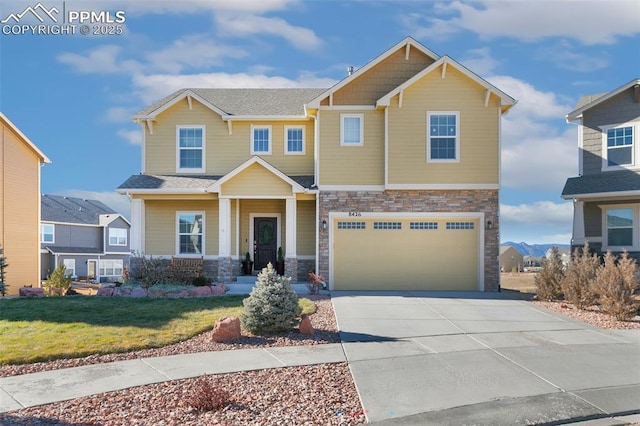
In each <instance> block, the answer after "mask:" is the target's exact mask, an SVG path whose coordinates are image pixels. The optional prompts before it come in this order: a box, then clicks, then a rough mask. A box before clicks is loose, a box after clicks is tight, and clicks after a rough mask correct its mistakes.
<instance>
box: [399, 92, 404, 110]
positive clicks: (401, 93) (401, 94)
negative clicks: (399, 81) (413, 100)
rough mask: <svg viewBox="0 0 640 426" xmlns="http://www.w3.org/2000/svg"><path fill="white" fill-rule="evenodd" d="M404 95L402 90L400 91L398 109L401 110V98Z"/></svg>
mask: <svg viewBox="0 0 640 426" xmlns="http://www.w3.org/2000/svg"><path fill="white" fill-rule="evenodd" d="M403 95H404V90H401V91H400V95H399V96H398V108H402V98H403Z"/></svg>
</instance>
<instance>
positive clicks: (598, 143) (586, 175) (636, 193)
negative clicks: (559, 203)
mask: <svg viewBox="0 0 640 426" xmlns="http://www.w3.org/2000/svg"><path fill="white" fill-rule="evenodd" d="M566 119H567V122H568V123H577V124H578V126H579V128H578V158H579V160H578V175H579V176H577V177H572V178H569V179H567V182H566V184H565V186H564V189H563V190H562V197H563V198H564V199H568V200H573V207H574V209H573V237H572V239H571V246H572V249H574V248H575V247H580V246H583V245H584V243H585V242H586V241H588V242H589V245H590V247H591V248H593V249H595V250H596V251H598V252H606V251H607V250H610V251H611V252H613V253H619V252H621V251H623V250H627V251H628V252H629V253H630V254H631V255H632V256H634V257H636V258H640V173H639V172H640V79H635V80H631V81H630V82H628V83H626V84H624V85H622V86H620V87H618V88H617V89H615V90H612V91H611V92H608V93H601V94H598V95H590V96H584V97H582V98H581V99H580V100H579V101H578V105H577V106H576V109H575V110H573V111H571V112H570V113H569V114H567V117H566Z"/></svg>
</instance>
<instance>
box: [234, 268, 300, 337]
mask: <svg viewBox="0 0 640 426" xmlns="http://www.w3.org/2000/svg"><path fill="white" fill-rule="evenodd" d="M242 304H243V305H244V312H243V313H242V315H240V322H241V324H242V327H243V328H245V329H246V330H248V331H250V332H252V333H261V332H276V333H277V332H282V331H290V330H291V329H293V327H295V326H296V325H297V318H298V317H299V316H300V314H301V313H302V309H301V308H300V306H299V305H298V295H297V294H296V292H295V291H293V289H292V288H291V278H287V277H283V276H281V275H278V274H277V272H276V270H275V269H274V268H273V265H272V264H271V263H269V264H268V265H267V267H266V268H264V269H263V270H262V272H261V273H259V274H258V281H257V283H256V285H255V287H254V288H253V290H252V291H251V294H250V295H249V297H247V298H246V299H244V300H243V302H242Z"/></svg>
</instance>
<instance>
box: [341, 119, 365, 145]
mask: <svg viewBox="0 0 640 426" xmlns="http://www.w3.org/2000/svg"><path fill="white" fill-rule="evenodd" d="M345 118H358V119H359V120H360V130H359V131H360V142H356V143H354V142H345V141H344V120H345ZM363 145H364V114H340V146H363Z"/></svg>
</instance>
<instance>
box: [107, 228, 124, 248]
mask: <svg viewBox="0 0 640 426" xmlns="http://www.w3.org/2000/svg"><path fill="white" fill-rule="evenodd" d="M109 245H110V246H126V245H127V230H126V229H124V228H109Z"/></svg>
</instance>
